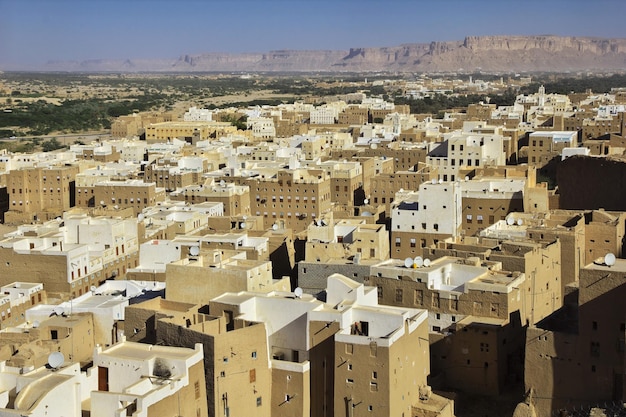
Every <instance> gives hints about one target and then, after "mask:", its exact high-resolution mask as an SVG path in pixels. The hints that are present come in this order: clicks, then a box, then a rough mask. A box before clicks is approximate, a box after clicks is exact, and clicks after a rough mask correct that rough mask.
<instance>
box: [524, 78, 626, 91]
mask: <svg viewBox="0 0 626 417" xmlns="http://www.w3.org/2000/svg"><path fill="white" fill-rule="evenodd" d="M541 85H543V86H544V87H545V88H546V93H557V94H571V93H584V92H585V91H587V90H588V89H589V90H591V91H592V92H594V93H608V92H610V91H611V88H615V87H626V74H612V75H608V76H602V75H596V76H591V77H564V78H558V77H555V76H554V75H551V76H548V77H546V76H540V77H537V78H536V79H534V80H533V82H532V83H531V84H530V85H528V86H526V87H523V88H522V89H521V90H520V93H523V94H529V93H536V92H537V89H538V88H539V86H541Z"/></svg>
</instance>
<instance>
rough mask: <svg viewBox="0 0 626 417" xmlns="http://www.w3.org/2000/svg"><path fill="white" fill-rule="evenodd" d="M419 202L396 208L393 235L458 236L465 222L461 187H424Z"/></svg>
mask: <svg viewBox="0 0 626 417" xmlns="http://www.w3.org/2000/svg"><path fill="white" fill-rule="evenodd" d="M417 200H418V201H417V202H412V203H408V202H407V203H400V204H398V205H397V206H396V207H394V209H393V211H392V214H391V225H392V229H391V230H392V232H413V233H429V234H443V235H452V236H456V235H457V233H458V231H459V228H460V226H461V220H462V218H461V213H462V206H461V200H462V198H461V187H460V186H459V184H457V183H437V184H434V183H424V184H421V185H420V188H419V191H418V198H417Z"/></svg>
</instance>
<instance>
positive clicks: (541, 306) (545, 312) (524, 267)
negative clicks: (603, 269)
mask: <svg viewBox="0 0 626 417" xmlns="http://www.w3.org/2000/svg"><path fill="white" fill-rule="evenodd" d="M523 251H526V252H525V253H524V255H517V254H516V252H518V253H519V252H523ZM489 259H490V260H492V261H499V262H502V268H503V269H504V270H508V271H520V272H524V273H525V274H526V282H525V285H524V289H523V291H524V293H523V294H522V295H521V297H522V302H523V303H524V308H523V309H520V312H521V317H522V320H525V322H526V324H535V323H537V322H539V321H541V320H542V319H544V318H546V317H548V316H549V315H550V314H552V313H553V312H554V311H556V310H558V309H559V308H560V307H561V306H562V305H563V299H562V298H561V285H562V284H561V281H562V279H561V243H560V242H559V241H556V242H554V243H551V244H548V245H546V246H545V247H543V248H542V247H541V246H538V247H537V246H536V247H534V248H532V249H531V250H528V249H524V247H521V246H516V245H515V244H514V243H511V244H510V246H507V247H506V252H505V253H497V252H495V251H494V252H492V253H491V255H490V256H489Z"/></svg>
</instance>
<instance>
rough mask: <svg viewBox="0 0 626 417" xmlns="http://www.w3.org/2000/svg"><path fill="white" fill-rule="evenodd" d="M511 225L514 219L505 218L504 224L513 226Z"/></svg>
mask: <svg viewBox="0 0 626 417" xmlns="http://www.w3.org/2000/svg"><path fill="white" fill-rule="evenodd" d="M513 223H515V219H514V218H513V217H507V219H506V224H508V225H509V226H513Z"/></svg>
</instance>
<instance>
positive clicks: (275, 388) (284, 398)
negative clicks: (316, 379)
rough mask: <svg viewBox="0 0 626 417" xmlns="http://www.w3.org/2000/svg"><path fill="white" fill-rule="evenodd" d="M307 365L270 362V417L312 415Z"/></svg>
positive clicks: (309, 374)
mask: <svg viewBox="0 0 626 417" xmlns="http://www.w3.org/2000/svg"><path fill="white" fill-rule="evenodd" d="M310 392H311V372H310V369H309V363H308V362H307V363H306V364H304V365H303V364H297V363H291V362H284V361H277V360H273V361H272V394H271V401H272V403H271V407H272V408H271V413H270V414H269V415H271V416H272V417H292V416H306V415H313V414H312V410H311V396H310Z"/></svg>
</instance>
